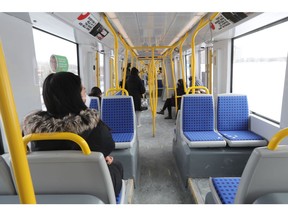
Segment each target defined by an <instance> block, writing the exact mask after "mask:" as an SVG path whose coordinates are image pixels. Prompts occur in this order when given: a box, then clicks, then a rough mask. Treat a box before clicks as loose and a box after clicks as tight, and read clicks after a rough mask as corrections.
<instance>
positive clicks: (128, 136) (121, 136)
mask: <svg viewBox="0 0 288 216" xmlns="http://www.w3.org/2000/svg"><path fill="white" fill-rule="evenodd" d="M133 136H134V133H112V138H113V140H114V141H115V142H131V141H132V139H133Z"/></svg>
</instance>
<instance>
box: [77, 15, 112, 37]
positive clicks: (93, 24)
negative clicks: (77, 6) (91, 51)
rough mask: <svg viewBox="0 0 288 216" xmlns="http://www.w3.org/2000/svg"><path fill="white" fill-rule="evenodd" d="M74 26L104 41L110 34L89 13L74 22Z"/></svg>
mask: <svg viewBox="0 0 288 216" xmlns="http://www.w3.org/2000/svg"><path fill="white" fill-rule="evenodd" d="M74 25H76V26H77V27H78V28H80V29H82V30H84V31H85V32H88V33H89V34H91V35H92V36H94V37H97V38H98V39H99V40H102V39H103V38H104V37H105V36H106V35H107V34H108V33H109V32H108V31H107V30H106V29H105V28H104V27H103V26H102V25H101V23H99V22H98V21H97V20H96V18H95V17H94V16H93V15H92V14H91V13H89V12H86V13H82V14H80V15H79V16H78V17H77V20H75V21H74Z"/></svg>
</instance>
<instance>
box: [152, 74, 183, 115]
mask: <svg viewBox="0 0 288 216" xmlns="http://www.w3.org/2000/svg"><path fill="white" fill-rule="evenodd" d="M176 91H177V96H182V95H184V94H185V90H184V83H183V79H179V80H178V83H177V89H176ZM180 103H181V98H177V106H178V109H179V108H180ZM172 106H175V95H174V94H173V95H172V97H170V98H167V99H166V101H165V103H164V105H163V108H162V109H161V110H160V111H159V112H157V113H158V114H161V115H164V111H165V109H166V108H167V110H168V116H167V117H165V119H172V109H171V108H172Z"/></svg>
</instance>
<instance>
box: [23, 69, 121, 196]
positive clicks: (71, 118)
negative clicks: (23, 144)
mask: <svg viewBox="0 0 288 216" xmlns="http://www.w3.org/2000/svg"><path fill="white" fill-rule="evenodd" d="M85 96H86V90H85V88H83V87H82V85H81V79H80V77H79V76H77V75H75V74H73V73H70V72H58V73H52V74H50V75H48V76H47V78H46V79H45V81H44V83H43V99H44V103H45V106H46V108H47V111H36V112H33V113H31V114H29V115H27V116H26V117H25V119H24V123H23V133H24V135H27V134H31V133H51V132H71V133H75V134H78V135H80V136H81V137H83V138H84V139H85V140H86V142H87V143H88V145H89V147H90V150H91V151H96V152H101V153H102V154H103V155H104V157H105V159H106V162H107V165H108V168H109V171H110V175H111V178H112V182H113V186H114V191H115V195H118V194H119V192H120V191H121V187H122V178H123V167H122V164H121V163H120V162H118V161H115V160H113V157H111V156H110V153H111V152H112V151H113V150H114V148H115V142H114V140H113V139H112V135H111V132H110V129H109V128H108V127H107V126H106V125H105V124H104V123H103V122H102V121H101V120H100V116H99V114H98V113H97V111H96V110H93V109H89V108H87V106H86V105H85V103H84V100H85ZM31 150H32V151H49V150H80V147H79V146H78V145H77V144H76V143H74V142H72V141H64V140H61V141H59V140H47V141H34V142H32V143H31Z"/></svg>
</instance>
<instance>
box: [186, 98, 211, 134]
mask: <svg viewBox="0 0 288 216" xmlns="http://www.w3.org/2000/svg"><path fill="white" fill-rule="evenodd" d="M182 103H183V104H182V108H181V109H182V115H183V117H182V119H183V131H184V132H187V131H213V130H214V112H213V97H212V95H184V96H183V97H182Z"/></svg>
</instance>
